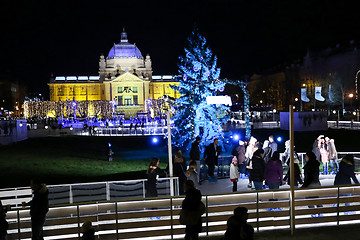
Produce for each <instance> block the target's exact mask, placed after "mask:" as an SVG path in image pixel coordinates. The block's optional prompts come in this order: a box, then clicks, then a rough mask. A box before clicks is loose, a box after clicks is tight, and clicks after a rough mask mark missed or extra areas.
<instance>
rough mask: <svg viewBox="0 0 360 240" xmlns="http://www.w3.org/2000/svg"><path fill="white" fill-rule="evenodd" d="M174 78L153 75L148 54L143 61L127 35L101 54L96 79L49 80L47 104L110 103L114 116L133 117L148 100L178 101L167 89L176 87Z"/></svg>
mask: <svg viewBox="0 0 360 240" xmlns="http://www.w3.org/2000/svg"><path fill="white" fill-rule="evenodd" d="M174 77H175V76H172V75H163V76H161V75H160V76H153V75H152V63H151V59H150V56H149V55H146V57H145V59H144V57H143V55H142V54H141V52H140V50H139V49H138V47H137V46H136V45H135V44H131V43H129V42H128V39H127V33H126V32H125V31H123V32H122V33H121V41H120V43H118V44H114V46H113V47H112V48H111V49H110V51H109V54H108V56H107V57H106V58H105V56H103V55H101V56H100V60H99V75H98V76H57V77H55V78H54V79H51V81H50V83H49V84H48V85H49V88H50V101H67V100H70V101H113V102H114V103H115V105H116V112H117V113H124V114H125V116H127V117H129V116H136V114H137V113H138V112H144V111H147V109H146V104H145V103H146V100H147V99H159V98H161V97H162V96H163V95H169V96H171V97H174V98H179V97H180V94H179V93H178V92H176V91H175V90H173V89H171V88H170V85H179V83H178V82H177V81H176V80H175V79H174Z"/></svg>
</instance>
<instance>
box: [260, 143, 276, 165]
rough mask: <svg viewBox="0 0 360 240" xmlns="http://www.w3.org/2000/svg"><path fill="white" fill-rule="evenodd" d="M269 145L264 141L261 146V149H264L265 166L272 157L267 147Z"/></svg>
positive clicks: (269, 148)
mask: <svg viewBox="0 0 360 240" xmlns="http://www.w3.org/2000/svg"><path fill="white" fill-rule="evenodd" d="M269 143H270V142H269V141H268V140H265V141H264V144H263V147H262V149H264V161H265V164H267V163H268V162H269V160H270V158H271V156H272V155H273V153H272V149H271V147H270V146H269Z"/></svg>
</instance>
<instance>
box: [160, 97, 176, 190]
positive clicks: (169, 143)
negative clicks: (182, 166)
mask: <svg viewBox="0 0 360 240" xmlns="http://www.w3.org/2000/svg"><path fill="white" fill-rule="evenodd" d="M162 99H163V100H164V101H165V102H166V103H167V105H168V106H165V105H164V110H165V111H166V117H167V132H168V157H169V174H170V196H174V180H173V177H174V171H173V163H172V149H171V128H170V124H171V123H170V110H171V105H172V104H174V102H175V99H174V98H172V97H169V96H168V95H164V96H162Z"/></svg>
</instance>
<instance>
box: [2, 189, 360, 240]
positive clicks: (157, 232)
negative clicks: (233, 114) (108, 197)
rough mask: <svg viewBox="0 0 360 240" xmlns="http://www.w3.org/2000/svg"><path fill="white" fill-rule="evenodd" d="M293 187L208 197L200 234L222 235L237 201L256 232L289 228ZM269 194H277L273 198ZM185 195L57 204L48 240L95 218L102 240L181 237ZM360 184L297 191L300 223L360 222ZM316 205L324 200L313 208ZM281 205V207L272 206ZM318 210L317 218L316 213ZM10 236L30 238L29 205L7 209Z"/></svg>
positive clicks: (74, 234) (73, 232) (70, 235)
mask: <svg viewBox="0 0 360 240" xmlns="http://www.w3.org/2000/svg"><path fill="white" fill-rule="evenodd" d="M289 197H290V191H289V190H278V191H273V190H272V191H269V190H265V191H258V192H256V191H253V192H241V193H231V194H225V195H208V196H204V197H203V199H202V200H203V202H204V204H205V206H206V213H205V214H204V215H203V232H202V233H201V234H200V236H208V235H222V234H224V231H225V230H226V221H227V219H228V218H229V217H230V216H231V215H232V213H233V210H234V209H235V208H236V207H237V206H244V207H246V208H248V210H249V220H248V222H249V223H250V224H251V225H252V226H253V227H254V229H255V230H256V231H263V230H275V229H290V211H291V210H290V200H289ZM269 199H277V201H270V200H269ZM182 200H183V198H182V197H171V198H168V197H167V198H157V199H143V200H134V201H118V202H111V201H109V202H99V203H87V204H74V205H62V206H53V207H51V208H50V210H49V212H48V214H47V221H46V223H45V227H44V234H45V236H47V237H48V238H49V239H78V238H79V237H80V235H81V233H80V228H81V225H82V223H84V222H85V221H92V223H93V225H94V226H95V230H96V236H97V237H98V238H99V239H140V238H141V239H177V238H183V236H184V227H185V226H183V225H180V224H179V222H178V219H179V213H180V208H181V202H182ZM359 201H360V186H357V185H352V186H338V187H322V188H316V189H297V190H295V205H296V207H295V213H294V214H295V216H296V217H295V224H296V225H295V226H296V228H308V227H316V226H324V225H334V226H336V225H343V224H353V223H359V220H360V214H359V213H360V204H359ZM311 205H322V207H319V208H309V207H308V206H311ZM269 208H277V210H278V211H269ZM314 215H316V216H317V217H314ZM7 220H8V222H9V223H10V224H9V231H8V233H9V239H29V238H30V237H31V230H30V219H29V209H15V210H11V211H9V212H8V213H7Z"/></svg>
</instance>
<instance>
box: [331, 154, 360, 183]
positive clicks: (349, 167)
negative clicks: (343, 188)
mask: <svg viewBox="0 0 360 240" xmlns="http://www.w3.org/2000/svg"><path fill="white" fill-rule="evenodd" d="M354 166H355V163H354V155H352V154H346V155H345V156H344V157H343V158H342V160H341V162H340V164H339V172H338V173H337V174H336V176H335V180H334V185H350V184H351V179H352V180H353V181H354V183H355V184H359V180H358V179H357V178H356V175H355V172H354V171H355V167H354Z"/></svg>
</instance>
